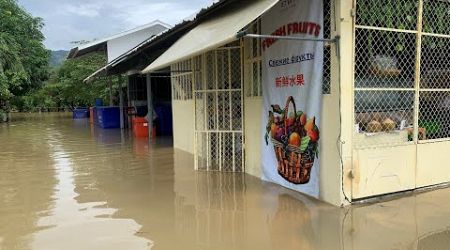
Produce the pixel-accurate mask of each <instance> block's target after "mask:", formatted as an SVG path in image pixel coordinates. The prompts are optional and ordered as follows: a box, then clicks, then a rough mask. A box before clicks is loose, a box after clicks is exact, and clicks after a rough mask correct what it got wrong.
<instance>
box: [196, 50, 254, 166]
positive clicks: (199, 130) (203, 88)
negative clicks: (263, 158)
mask: <svg viewBox="0 0 450 250" xmlns="http://www.w3.org/2000/svg"><path fill="white" fill-rule="evenodd" d="M232 50H239V68H240V76H239V78H240V79H239V88H233V86H232V74H233V72H232V71H233V67H232V65H231V64H232V58H231V51H232ZM223 51H226V52H227V53H226V54H227V56H228V59H227V60H228V63H227V64H228V65H226V67H228V70H227V71H228V72H227V79H228V85H229V88H219V85H220V82H219V81H220V80H221V79H219V73H218V71H219V63H218V56H217V55H218V53H219V52H223ZM242 52H243V50H242V43H240V45H238V46H229V47H221V48H218V49H215V50H212V51H209V52H207V53H205V54H202V55H200V56H198V57H196V58H193V59H192V60H193V62H192V65H193V72H194V74H193V75H194V77H193V80H194V81H193V89H194V103H195V104H194V106H195V112H194V113H195V116H196V117H195V136H194V143H195V147H194V152H195V169H196V170H206V171H211V170H216V171H229V172H244V166H245V160H244V154H245V152H244V144H245V143H244V93H243V79H244V76H243V74H244V70H243V68H242V65H243V64H242V61H243V55H242ZM208 53H213V55H214V56H213V61H212V63H213V65H212V69H213V71H214V72H213V76H214V80H213V81H214V82H213V83H212V84H213V87H212V88H210V89H208V86H209V85H210V84H211V83H209V82H208V78H210V77H211V75H208V74H209V73H210V72H208V70H207V68H208V67H209V66H211V65H208V61H207V56H208ZM199 61H201V62H200V65H198V64H199V63H198V62H199ZM198 66H200V67H199V68H198ZM222 66H223V65H222ZM199 71H200V72H199ZM199 76H200V77H199ZM198 78H200V79H198ZM199 80H201V82H198V81H199ZM220 93H228V107H227V109H228V110H225V112H224V113H221V112H223V111H224V110H219V106H220V105H219V94H220ZM234 93H238V95H239V98H240V103H239V106H240V110H239V112H240V117H239V120H240V121H239V123H240V128H239V129H233V124H234V122H235V121H233V114H232V112H233V108H232V107H233V94H234ZM208 94H212V95H214V96H215V103H214V105H215V108H214V109H215V110H214V113H215V114H214V115H215V116H214V118H213V122H214V125H213V127H215V128H214V129H211V128H209V127H208V125H210V124H209V122H211V120H210V117H207V115H208V112H207V111H206V110H202V109H200V110H198V109H199V107H200V104H202V105H203V109H205V108H208V106H207V98H208ZM199 96H202V98H199ZM199 99H202V102H203V103H199V102H200V100H199ZM226 112H228V114H226ZM199 116H203V117H199ZM220 116H228V118H229V120H228V123H229V124H228V125H229V128H230V129H220V128H219V124H218V123H219V117H220ZM222 122H224V121H222ZM222 125H223V124H222ZM230 134H231V145H232V147H231V150H232V152H226V151H227V150H226V149H224V143H227V142H226V141H225V142H224V140H226V139H225V137H226V136H227V135H230ZM213 135H214V136H217V135H218V142H217V141H216V140H217V139H216V140H215V142H214V141H213V140H212V137H213ZM203 136H206V140H204V141H203V142H200V141H199V137H203ZM239 137H240V145H239V141H236V140H237V138H239ZM204 142H206V145H203V144H204ZM213 144H215V145H213ZM213 150H215V152H213ZM238 151H240V153H239V152H238ZM230 153H231V156H232V163H231V169H229V168H228V169H226V168H225V167H224V160H226V159H225V156H226V155H227V154H230ZM204 154H206V155H204ZM199 158H202V159H204V158H206V166H205V167H204V166H203V164H204V163H205V162H200V161H199ZM216 158H218V159H216ZM203 161H204V160H203ZM213 161H218V166H217V168H213Z"/></svg>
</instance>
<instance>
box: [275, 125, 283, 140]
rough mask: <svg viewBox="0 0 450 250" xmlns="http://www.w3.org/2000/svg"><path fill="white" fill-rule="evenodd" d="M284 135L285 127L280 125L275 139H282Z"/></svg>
mask: <svg viewBox="0 0 450 250" xmlns="http://www.w3.org/2000/svg"><path fill="white" fill-rule="evenodd" d="M283 135H284V129H283V128H280V127H278V128H277V132H276V134H275V140H277V141H281V137H282V136H283Z"/></svg>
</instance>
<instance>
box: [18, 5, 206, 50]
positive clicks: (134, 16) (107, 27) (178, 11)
mask: <svg viewBox="0 0 450 250" xmlns="http://www.w3.org/2000/svg"><path fill="white" fill-rule="evenodd" d="M210 2H211V0H125V1H124V0H95V1H92V0H19V4H20V5H21V6H23V7H24V8H25V9H26V10H27V11H28V12H30V13H31V14H33V15H34V16H39V17H42V18H43V19H44V22H45V27H44V29H43V32H44V35H45V36H46V41H45V45H46V46H47V48H49V49H53V50H56V49H69V48H71V47H73V45H72V44H71V43H70V42H72V41H79V40H93V39H96V38H97V39H98V38H102V37H106V36H109V35H113V34H116V33H119V32H122V31H125V30H129V29H132V28H135V27H136V26H139V25H143V24H146V23H149V22H151V21H153V20H156V19H159V20H161V21H163V22H166V23H168V24H171V25H174V24H176V23H178V22H179V21H181V20H182V19H183V18H185V17H187V16H189V15H191V14H192V13H194V12H196V11H197V10H199V9H201V8H202V7H204V6H206V5H208V4H209V3H210Z"/></svg>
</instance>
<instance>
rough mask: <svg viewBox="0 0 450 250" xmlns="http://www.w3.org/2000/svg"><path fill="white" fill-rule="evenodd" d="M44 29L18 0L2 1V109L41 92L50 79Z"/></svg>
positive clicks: (0, 57)
mask: <svg viewBox="0 0 450 250" xmlns="http://www.w3.org/2000/svg"><path fill="white" fill-rule="evenodd" d="M43 26H44V23H43V20H42V19H41V18H36V17H33V16H31V15H30V14H28V13H27V12H26V11H25V10H23V9H21V8H20V7H19V5H18V4H17V1H16V0H0V108H1V109H3V110H5V109H8V108H9V105H8V103H9V101H10V99H11V98H13V97H20V96H23V95H25V94H26V93H28V92H29V91H30V90H33V89H39V88H40V87H41V86H42V84H43V82H44V81H45V80H47V79H48V61H49V56H50V53H49V51H48V50H46V49H45V47H44V45H43V43H42V42H43V40H44V36H43V34H42V32H41V29H42V27H43Z"/></svg>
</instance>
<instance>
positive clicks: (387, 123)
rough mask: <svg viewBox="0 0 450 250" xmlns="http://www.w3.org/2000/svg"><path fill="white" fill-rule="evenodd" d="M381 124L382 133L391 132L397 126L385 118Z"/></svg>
mask: <svg viewBox="0 0 450 250" xmlns="http://www.w3.org/2000/svg"><path fill="white" fill-rule="evenodd" d="M382 124H383V129H384V131H392V130H394V129H395V127H396V126H397V124H396V123H395V122H394V121H393V120H392V119H390V118H386V119H385V120H384V121H383V123H382Z"/></svg>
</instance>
